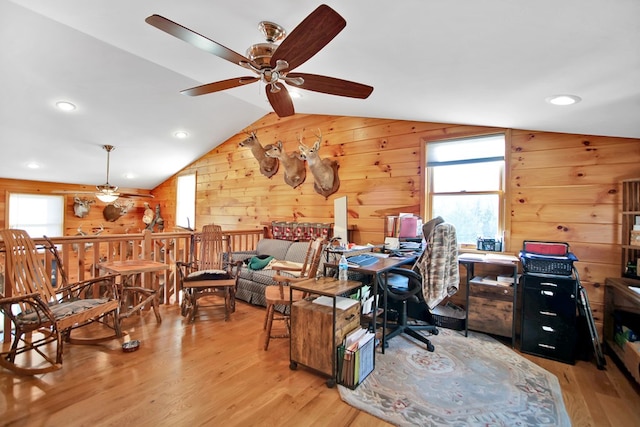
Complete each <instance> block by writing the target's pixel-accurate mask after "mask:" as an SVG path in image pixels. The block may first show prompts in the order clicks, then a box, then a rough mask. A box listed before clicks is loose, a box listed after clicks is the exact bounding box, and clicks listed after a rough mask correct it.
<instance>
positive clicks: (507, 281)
mask: <svg viewBox="0 0 640 427" xmlns="http://www.w3.org/2000/svg"><path fill="white" fill-rule="evenodd" d="M471 283H482V284H483V285H492V286H511V285H513V276H497V277H496V276H484V277H483V276H474V277H473V279H471Z"/></svg>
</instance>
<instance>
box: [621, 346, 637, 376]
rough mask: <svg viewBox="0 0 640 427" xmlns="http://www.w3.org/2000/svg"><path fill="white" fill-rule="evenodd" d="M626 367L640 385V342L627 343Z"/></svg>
mask: <svg viewBox="0 0 640 427" xmlns="http://www.w3.org/2000/svg"><path fill="white" fill-rule="evenodd" d="M624 366H626V368H627V369H628V370H629V372H631V375H633V378H635V379H636V381H637V382H638V383H640V341H635V342H630V341H627V342H626V343H625V345H624Z"/></svg>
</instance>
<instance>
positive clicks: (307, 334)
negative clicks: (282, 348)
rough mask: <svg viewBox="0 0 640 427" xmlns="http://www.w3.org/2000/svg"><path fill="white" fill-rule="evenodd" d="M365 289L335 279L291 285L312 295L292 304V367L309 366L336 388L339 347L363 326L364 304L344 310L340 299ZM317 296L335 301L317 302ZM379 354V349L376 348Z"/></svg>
mask: <svg viewBox="0 0 640 427" xmlns="http://www.w3.org/2000/svg"><path fill="white" fill-rule="evenodd" d="M361 286H362V283H361V282H357V281H352V280H350V281H347V282H340V281H339V280H337V279H334V278H331V277H321V278H318V279H309V280H305V281H302V282H298V283H292V284H291V285H289V291H290V292H291V293H293V291H294V290H298V291H302V292H305V293H308V294H310V295H312V296H310V297H308V298H306V299H303V300H300V301H297V302H295V303H293V304H292V305H291V319H290V320H291V339H290V344H289V360H290V364H289V368H290V369H292V370H295V369H297V367H298V364H302V365H305V366H307V367H309V368H311V369H314V370H316V371H318V372H320V373H323V374H325V375H327V376H328V377H329V378H328V379H327V387H333V386H335V384H336V382H337V380H338V378H337V376H338V364H337V360H336V359H337V348H338V346H339V345H340V343H341V342H342V340H343V339H344V337H345V335H346V334H347V333H349V332H351V331H352V330H353V329H355V328H357V327H358V326H359V325H360V303H359V302H357V303H356V304H353V305H352V306H351V307H349V308H347V309H345V310H341V309H339V308H337V306H336V301H337V299H338V298H337V297H338V296H340V295H343V294H350V293H352V292H353V291H354V290H355V289H358V288H359V287H361ZM314 296H325V297H329V298H331V299H332V305H331V306H327V305H321V304H317V303H314V302H313V299H314ZM373 351H374V355H375V346H374V350H373Z"/></svg>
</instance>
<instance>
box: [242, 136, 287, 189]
mask: <svg viewBox="0 0 640 427" xmlns="http://www.w3.org/2000/svg"><path fill="white" fill-rule="evenodd" d="M245 133H246V134H247V135H248V137H247V138H246V139H245V140H244V141H242V142H240V144H239V145H240V147H249V148H250V149H251V154H253V157H255V158H256V160H257V161H258V163H259V164H260V173H262V175H264V176H266V177H267V178H271V177H272V176H273V175H275V173H276V172H278V159H277V158H273V157H268V156H267V155H266V153H265V151H264V148H263V147H262V145H261V144H260V141H258V136H257V135H256V132H255V131H252V132H245Z"/></svg>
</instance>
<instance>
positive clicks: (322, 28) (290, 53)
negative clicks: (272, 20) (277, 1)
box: [270, 4, 347, 70]
mask: <svg viewBox="0 0 640 427" xmlns="http://www.w3.org/2000/svg"><path fill="white" fill-rule="evenodd" d="M346 25H347V21H345V20H344V18H343V17H342V16H340V15H339V14H338V12H336V11H335V10H333V9H331V8H330V7H329V6H327V5H326V4H322V5H320V6H318V8H317V9H316V10H314V11H313V12H311V14H310V15H309V16H307V17H306V18H305V19H304V20H303V21H302V22H301V23H300V24H298V26H297V27H296V28H294V29H293V31H291V33H289V35H288V36H287V37H285V39H284V40H283V41H282V43H280V46H278V48H277V49H276V51H275V52H274V54H273V56H272V57H271V61H270V64H271V66H272V67H275V66H276V65H277V61H278V60H279V59H282V60H285V61H287V62H288V63H289V70H293V69H294V68H296V67H299V66H300V65H302V64H304V63H305V62H307V61H308V60H309V59H310V58H311V57H312V56H313V55H315V54H316V53H318V52H319V51H320V49H322V48H323V47H325V46H326V45H327V43H329V42H330V41H331V40H333V38H334V37H335V36H337V35H338V33H340V31H342V29H343V28H344V27H345V26H346Z"/></svg>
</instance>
